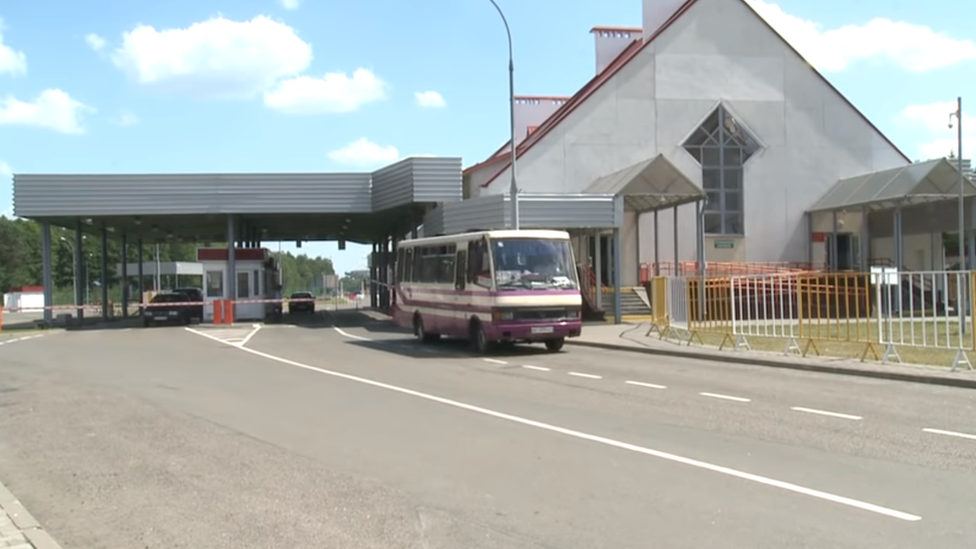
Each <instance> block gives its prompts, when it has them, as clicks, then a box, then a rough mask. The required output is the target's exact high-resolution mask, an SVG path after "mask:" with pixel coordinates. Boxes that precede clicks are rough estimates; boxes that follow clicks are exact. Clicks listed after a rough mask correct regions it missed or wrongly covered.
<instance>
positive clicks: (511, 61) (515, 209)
mask: <svg viewBox="0 0 976 549" xmlns="http://www.w3.org/2000/svg"><path fill="white" fill-rule="evenodd" d="M488 1H489V2H491V5H493V6H495V10H496V11H498V15H499V16H500V17H501V18H502V23H503V24H504V25H505V35H506V36H507V37H508V123H509V131H510V132H511V141H510V147H509V148H510V149H511V154H512V160H511V162H512V184H511V187H510V188H509V194H510V195H511V196H510V201H511V202H512V221H511V224H512V228H513V229H515V230H518V228H519V202H518V179H517V178H516V170H515V161H516V156H517V155H516V154H515V152H516V151H515V55H514V53H513V50H512V30H511V29H510V28H509V26H508V19H506V18H505V14H504V13H503V12H502V9H501V8H500V7H499V6H498V3H497V2H495V0H488Z"/></svg>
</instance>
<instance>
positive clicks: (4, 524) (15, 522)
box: [0, 484, 61, 549]
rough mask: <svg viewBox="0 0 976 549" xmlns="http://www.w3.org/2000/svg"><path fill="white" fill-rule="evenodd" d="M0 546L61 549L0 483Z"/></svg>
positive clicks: (11, 548) (8, 548)
mask: <svg viewBox="0 0 976 549" xmlns="http://www.w3.org/2000/svg"><path fill="white" fill-rule="evenodd" d="M0 547H2V548H4V549H61V546H60V545H58V543H57V542H55V541H54V539H53V538H52V537H51V536H50V535H49V534H48V533H47V532H45V531H44V530H43V529H42V528H41V525H40V524H38V522H37V521H36V520H34V517H33V516H31V514H30V513H28V512H27V509H25V508H24V506H23V505H21V503H20V501H18V500H17V499H16V498H15V497H14V496H13V494H11V493H10V491H9V490H7V488H6V487H5V486H4V485H3V484H0Z"/></svg>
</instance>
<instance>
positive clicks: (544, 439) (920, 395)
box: [0, 312, 976, 549]
mask: <svg viewBox="0 0 976 549" xmlns="http://www.w3.org/2000/svg"><path fill="white" fill-rule="evenodd" d="M974 408H976V402H974V401H973V399H972V393H971V392H970V391H968V390H965V389H961V388H956V387H946V386H941V385H932V384H914V383H902V382H894V381H891V380H885V379H878V378H868V377H855V376H838V375H828V374H824V373H821V372H812V371H802V370H788V369H782V368H769V367H763V366H755V365H749V364H732V363H720V362H716V361H714V360H698V359H690V358H683V357H671V356H665V355H656V356H651V355H647V354H643V353H635V352H624V351H619V350H612V349H598V348H589V347H584V346H573V347H569V346H567V348H566V349H564V350H563V351H562V352H560V353H547V352H545V351H544V349H541V347H540V346H535V347H532V346H526V347H518V348H516V349H514V350H511V351H506V352H499V353H496V354H494V355H492V356H490V357H477V356H472V355H471V354H470V353H468V351H467V350H466V348H465V346H464V345H463V344H460V343H455V342H450V341H444V342H441V343H437V344H433V345H421V344H419V343H417V342H415V341H414V340H413V338H411V337H409V335H407V334H405V333H403V331H401V330H398V329H396V328H394V327H393V326H391V325H390V323H389V322H385V321H382V320H377V319H373V318H370V317H368V316H365V315H360V314H356V313H351V312H346V313H339V314H320V315H319V316H318V317H317V318H315V319H308V320H306V321H303V322H301V323H292V324H282V325H265V326H261V325H258V326H254V325H250V326H249V325H245V324H242V325H240V326H235V327H233V328H231V329H227V328H224V329H218V328H215V327H208V326H198V327H193V328H192V329H190V330H187V329H184V328H181V327H173V328H153V329H134V330H130V331H118V330H115V331H113V330H105V331H97V330H91V331H76V332H58V333H52V334H48V335H45V337H43V338H36V339H32V340H24V341H18V342H17V343H15V344H10V345H4V346H2V347H0V409H2V410H3V413H0V477H2V480H3V482H4V483H6V485H7V486H8V487H9V488H10V489H11V490H12V491H13V492H14V493H16V494H18V496H19V497H20V498H21V501H22V502H23V504H24V506H25V507H26V508H27V509H30V510H31V512H32V513H33V514H34V516H35V517H36V518H37V520H38V521H39V523H40V524H43V525H44V527H45V529H46V531H48V532H50V533H51V535H52V536H54V537H55V538H56V539H57V540H58V541H59V542H60V543H61V544H62V545H63V546H64V547H65V548H66V549H70V548H72V547H79V548H81V547H83V548H93V549H98V548H106V549H108V548H112V549H114V548H117V547H167V548H170V547H173V548H179V547H198V546H206V547H215V548H221V547H243V546H247V547H290V548H291V547H294V548H303V547H309V548H321V547H330V548H331V547H336V548H345V547H349V548H354V547H355V548H370V547H384V548H389V547H392V548H396V547H404V548H406V547H411V548H413V547H427V548H448V547H452V548H453V547H466V548H467V547H471V548H476V549H480V548H496V547H497V548H515V549H521V548H557V547H558V548H561V549H562V548H567V549H575V548H580V549H582V548H587V549H589V548H593V547H614V548H629V547H635V548H638V547H639V548H645V547H649V546H650V547H655V548H697V547H706V546H715V547H731V548H739V547H742V548H776V549H780V548H783V549H792V548H822V547H839V548H855V547H857V548H860V547H886V548H896V549H897V548H912V549H915V548H918V547H966V546H968V545H970V543H969V540H972V539H976V524H974V523H973V522H972V520H971V517H970V516H969V515H970V513H969V510H970V509H972V508H973V507H974V505H976V461H974V460H973V459H972V455H973V454H974V452H976V429H974V428H973V423H972V420H971V418H972V417H973V413H974V412H976V410H974Z"/></svg>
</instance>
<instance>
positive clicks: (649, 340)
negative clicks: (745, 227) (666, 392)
mask: <svg viewBox="0 0 976 549" xmlns="http://www.w3.org/2000/svg"><path fill="white" fill-rule="evenodd" d="M649 327H650V325H649V324H648V323H646V322H639V323H631V324H623V325H615V324H604V323H602V322H601V323H593V324H587V325H585V326H584V327H583V333H582V335H581V336H580V337H578V338H571V339H567V340H566V343H568V344H573V345H578V346H586V347H595V348H600V349H610V350H617V351H626V352H633V353H643V354H646V355H658V356H674V357H683V358H692V359H699V360H711V361H715V362H730V363H734V364H747V365H753V366H768V367H773V368H788V369H793V370H808V371H815V372H824V373H832V374H844V375H853V376H861V377H873V378H881V379H892V380H899V381H913V382H918V383H929V384H934V385H947V386H953V387H966V388H972V389H976V373H974V372H970V371H958V372H950V371H949V370H948V368H942V367H937V366H916V365H905V364H881V363H877V362H867V361H866V362H861V361H858V360H856V359H849V358H837V357H819V356H817V357H815V356H807V357H801V356H797V355H787V354H785V353H782V352H780V353H773V352H764V351H750V350H731V349H724V350H720V349H718V348H716V347H709V346H705V345H701V344H692V345H688V344H687V343H680V344H679V343H675V342H674V341H667V340H662V339H661V338H659V337H658V336H657V335H656V334H652V335H650V336H648V335H646V334H647V332H648V329H649ZM651 365H653V363H650V362H649V366H651Z"/></svg>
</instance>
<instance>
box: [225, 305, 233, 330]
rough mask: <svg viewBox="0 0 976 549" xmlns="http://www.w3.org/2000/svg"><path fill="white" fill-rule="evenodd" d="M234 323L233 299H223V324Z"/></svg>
mask: <svg viewBox="0 0 976 549" xmlns="http://www.w3.org/2000/svg"><path fill="white" fill-rule="evenodd" d="M233 323H234V300H232V299H225V300H224V324H228V325H229V324H233Z"/></svg>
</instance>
